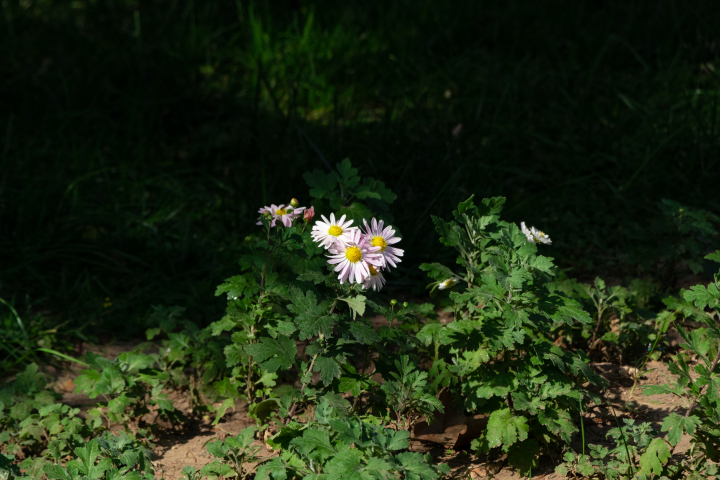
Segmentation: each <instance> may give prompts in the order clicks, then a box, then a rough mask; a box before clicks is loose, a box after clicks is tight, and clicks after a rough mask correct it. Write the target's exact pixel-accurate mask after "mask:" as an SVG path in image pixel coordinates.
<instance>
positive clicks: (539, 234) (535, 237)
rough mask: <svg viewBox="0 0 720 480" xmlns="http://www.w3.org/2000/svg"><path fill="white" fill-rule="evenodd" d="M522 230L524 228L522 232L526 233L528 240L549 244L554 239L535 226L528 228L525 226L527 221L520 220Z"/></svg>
mask: <svg viewBox="0 0 720 480" xmlns="http://www.w3.org/2000/svg"><path fill="white" fill-rule="evenodd" d="M520 230H522V233H523V234H524V235H525V238H527V239H528V242H532V243H544V244H547V245H551V244H552V240H550V237H548V236H547V234H546V233H545V232H543V231H541V230H538V229H537V228H535V227H530V228H527V227H526V226H525V222H520Z"/></svg>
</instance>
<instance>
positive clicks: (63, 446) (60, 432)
mask: <svg viewBox="0 0 720 480" xmlns="http://www.w3.org/2000/svg"><path fill="white" fill-rule="evenodd" d="M58 398H59V395H57V394H56V393H55V392H54V391H53V390H51V389H48V388H46V376H45V375H44V374H42V373H40V372H38V367H37V365H35V364H30V365H28V366H27V367H26V368H25V371H23V372H22V373H19V374H18V375H17V377H16V379H15V381H14V382H12V383H11V384H10V385H8V386H6V387H4V388H3V389H2V390H0V426H1V427H2V428H1V429H0V430H1V431H0V446H2V448H3V450H4V451H5V452H6V453H10V454H16V453H18V452H20V450H21V449H22V448H26V449H27V450H28V451H29V452H31V453H33V454H40V453H45V455H47V456H48V457H49V458H51V459H54V460H59V459H61V458H63V457H64V456H65V455H67V454H68V453H69V452H71V451H72V449H73V448H75V447H77V446H80V445H82V444H83V442H84V440H83V438H84V437H87V436H88V435H89V434H90V432H91V431H92V430H91V422H86V421H84V420H83V419H82V418H81V417H80V416H79V415H78V414H79V412H80V409H78V408H71V407H70V406H68V405H63V404H61V403H56V401H57V400H58Z"/></svg>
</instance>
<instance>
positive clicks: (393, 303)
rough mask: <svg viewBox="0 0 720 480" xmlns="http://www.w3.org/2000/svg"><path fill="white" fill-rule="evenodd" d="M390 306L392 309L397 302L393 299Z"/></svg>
mask: <svg viewBox="0 0 720 480" xmlns="http://www.w3.org/2000/svg"><path fill="white" fill-rule="evenodd" d="M390 305H392V306H393V307H394V306H395V305H397V300H395V299H394V298H393V299H392V300H390Z"/></svg>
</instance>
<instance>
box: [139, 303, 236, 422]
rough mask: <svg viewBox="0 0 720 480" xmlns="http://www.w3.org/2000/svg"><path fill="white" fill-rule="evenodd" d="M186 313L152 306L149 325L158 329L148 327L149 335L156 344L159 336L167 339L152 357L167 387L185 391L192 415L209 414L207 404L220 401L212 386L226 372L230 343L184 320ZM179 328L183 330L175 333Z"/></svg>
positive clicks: (209, 329) (171, 308) (210, 330)
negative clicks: (164, 375) (193, 413)
mask: <svg viewBox="0 0 720 480" xmlns="http://www.w3.org/2000/svg"><path fill="white" fill-rule="evenodd" d="M184 312H185V309H184V308H182V307H179V306H173V307H165V306H162V305H155V306H153V307H152V313H151V314H150V315H149V316H148V323H149V324H151V325H152V324H155V325H158V326H157V327H153V328H149V329H148V330H147V331H146V336H147V339H148V340H149V341H152V340H155V341H156V342H157V339H158V335H161V334H163V335H164V336H165V337H166V338H164V339H162V341H161V342H160V345H161V348H160V349H159V353H157V354H151V356H152V357H153V358H154V359H155V360H156V362H157V368H158V369H159V370H160V371H162V372H164V373H166V374H167V375H168V380H167V381H166V382H165V387H166V388H169V389H174V390H186V391H187V393H188V395H189V397H188V398H189V401H190V407H191V408H192V410H193V412H200V411H207V410H209V407H208V406H207V404H208V403H214V402H215V401H217V398H218V393H217V391H216V390H215V389H214V388H213V387H212V384H213V383H214V382H215V381H217V380H220V379H221V378H223V377H224V376H225V374H226V373H227V372H226V370H227V367H226V363H225V354H224V349H225V347H226V346H227V345H228V344H229V343H230V342H229V340H228V339H227V338H225V337H222V336H217V335H214V334H213V330H212V329H211V328H203V329H201V328H199V327H198V326H197V325H195V324H194V323H192V322H190V321H187V320H185V319H184V318H183V315H184ZM178 326H182V327H183V329H182V330H181V331H179V332H176V331H175V330H176V329H177V327H178ZM150 345H152V346H154V344H152V343H151V344H150Z"/></svg>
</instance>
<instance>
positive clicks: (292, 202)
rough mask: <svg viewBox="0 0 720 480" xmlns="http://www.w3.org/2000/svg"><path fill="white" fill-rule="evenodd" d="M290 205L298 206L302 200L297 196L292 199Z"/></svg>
mask: <svg viewBox="0 0 720 480" xmlns="http://www.w3.org/2000/svg"><path fill="white" fill-rule="evenodd" d="M290 206H291V207H294V208H297V207H299V206H300V202H299V201H298V199H297V198H293V199H292V200H290Z"/></svg>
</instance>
